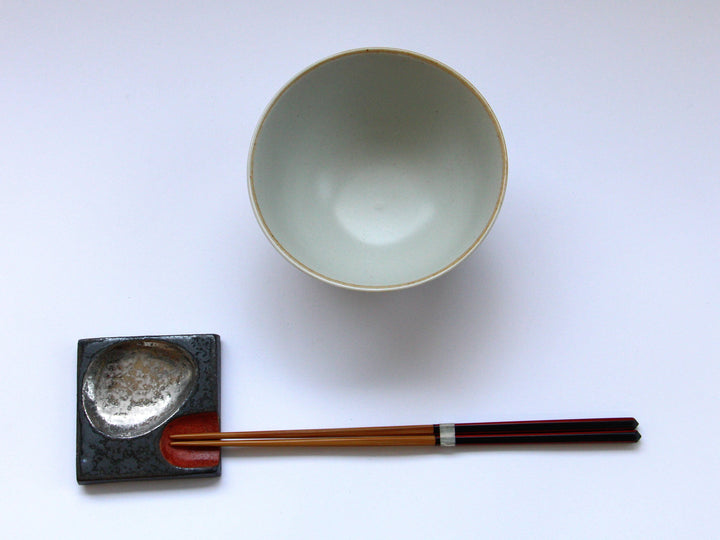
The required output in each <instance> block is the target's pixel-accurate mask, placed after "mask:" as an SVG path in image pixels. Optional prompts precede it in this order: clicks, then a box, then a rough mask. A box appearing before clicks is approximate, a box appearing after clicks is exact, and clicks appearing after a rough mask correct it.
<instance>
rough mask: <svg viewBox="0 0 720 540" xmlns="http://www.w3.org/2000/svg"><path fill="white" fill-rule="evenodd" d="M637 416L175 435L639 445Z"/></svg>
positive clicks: (233, 440)
mask: <svg viewBox="0 0 720 540" xmlns="http://www.w3.org/2000/svg"><path fill="white" fill-rule="evenodd" d="M637 425H638V423H637V420H635V419H634V418H629V417H623V418H585V419H577V420H532V421H521V422H480V423H464V424H424V425H409V426H378V427H360V428H324V429H294V430H270V431H267V430H266V431H235V432H214V433H183V434H175V435H171V436H170V439H171V442H170V445H171V446H183V447H192V446H203V447H219V446H246V447H270V446H272V447H277V446H435V445H439V446H456V445H465V444H521V443H524V444H528V443H529V444H533V443H581V442H637V441H638V440H639V439H640V433H638V432H637V430H636V429H635V428H636V427H637Z"/></svg>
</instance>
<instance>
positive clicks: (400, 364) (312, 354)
mask: <svg viewBox="0 0 720 540" xmlns="http://www.w3.org/2000/svg"><path fill="white" fill-rule="evenodd" d="M495 249H497V247H496V248H495ZM495 249H493V248H492V247H490V245H488V246H481V247H480V248H479V249H478V251H477V252H476V253H474V254H473V255H472V256H471V257H469V258H468V259H467V260H465V261H463V262H462V263H461V264H460V265H458V266H457V267H456V268H455V269H453V270H452V271H451V272H448V273H447V274H445V275H443V276H440V277H439V278H437V279H435V280H432V281H430V282H428V283H425V284H423V285H419V286H417V287H413V288H410V289H405V290H400V291H386V292H380V293H369V292H358V291H352V290H346V289H341V288H338V287H334V286H331V285H328V284H325V283H322V282H320V281H318V280H316V279H314V278H311V277H309V276H307V275H305V274H304V273H302V272H300V271H298V270H296V269H294V268H292V267H291V266H290V265H288V264H287V263H285V262H284V261H282V259H280V258H279V257H277V254H276V253H274V252H271V251H269V250H268V251H267V255H268V256H267V257H266V258H262V257H260V258H258V259H259V260H258V267H257V268H255V271H254V272H252V275H253V276H255V279H256V281H255V283H254V285H255V286H254V287H252V291H253V292H252V293H251V294H252V295H253V297H252V298H250V302H248V303H247V305H248V306H249V307H253V306H254V309H253V311H252V312H251V313H247V314H246V316H245V317H244V319H245V320H247V321H252V325H253V331H254V332H256V333H257V335H258V336H259V338H260V339H261V340H262V341H263V342H264V343H266V344H267V349H266V350H265V351H264V353H263V356H264V357H265V361H271V362H275V363H277V364H279V365H280V366H282V367H283V368H285V369H288V370H291V371H297V370H300V371H302V379H303V380H305V381H308V382H312V383H315V384H318V385H336V384H341V385H342V387H343V388H345V389H349V390H351V389H353V388H355V389H358V390H363V389H368V388H403V387H418V386H420V387H422V386H423V385H434V386H440V387H442V386H449V385H452V384H453V383H454V382H456V381H457V379H458V377H462V375H463V373H464V372H466V371H467V370H468V364H469V363H470V364H473V365H475V364H477V363H488V362H497V361H500V360H501V358H499V356H501V355H498V354H496V350H495V349H496V347H497V340H495V339H494V336H495V335H496V334H497V333H498V332H499V331H500V329H501V328H502V327H503V325H504V323H503V320H504V319H505V317H506V315H507V313H506V311H504V310H503V305H504V302H503V298H504V297H505V295H506V293H507V291H506V287H507V283H504V282H503V280H502V279H501V275H502V273H503V272H502V268H500V267H499V265H500V263H501V258H500V257H497V256H496V255H497V254H495V253H494V251H495ZM281 264H285V265H286V267H287V268H285V269H284V270H282V269H281V268H279V267H277V266H278V265H281ZM274 267H276V268H274ZM268 269H270V270H268ZM475 369H476V368H473V370H475Z"/></svg>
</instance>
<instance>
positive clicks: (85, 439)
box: [77, 334, 221, 484]
mask: <svg viewBox="0 0 720 540" xmlns="http://www.w3.org/2000/svg"><path fill="white" fill-rule="evenodd" d="M77 384H78V387H77V388H78V395H77V481H78V483H80V484H91V483H100V482H113V481H120V480H140V479H161V478H178V477H188V476H196V477H198V476H199V477H207V476H219V475H220V471H221V466H220V452H219V451H218V452H215V453H213V454H207V455H203V456H198V459H193V456H189V457H187V456H186V457H185V459H180V460H178V459H173V458H170V459H168V458H169V456H167V455H164V453H163V451H162V449H161V446H162V439H163V437H162V436H163V432H164V431H165V429H166V427H167V428H169V427H170V426H177V427H176V428H175V429H178V427H179V428H182V426H185V425H186V426H187V428H190V427H191V426H193V425H194V424H196V423H197V422H198V421H199V419H201V421H202V424H203V429H208V430H210V431H214V430H219V429H220V422H219V404H220V395H219V394H220V338H219V336H217V335H214V334H196V335H179V336H141V337H115V338H93V339H82V340H80V341H79V342H78V372H77ZM187 428H183V429H187Z"/></svg>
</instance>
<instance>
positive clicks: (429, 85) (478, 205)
mask: <svg viewBox="0 0 720 540" xmlns="http://www.w3.org/2000/svg"><path fill="white" fill-rule="evenodd" d="M506 181H507V153H506V149H505V142H504V140H503V136H502V132H501V130H500V126H499V125H498V122H497V119H496V118H495V115H494V114H493V112H492V110H491V109H490V106H489V105H488V104H487V102H486V101H485V99H484V98H483V97H482V96H481V95H480V93H479V92H478V91H477V90H475V88H473V87H472V86H471V85H470V83H468V82H467V81H466V80H465V79H464V78H463V77H461V76H460V75H458V74H457V73H455V72H454V71H453V70H451V69H450V68H448V67H446V66H444V65H442V64H440V63H439V62H437V61H435V60H432V59H430V58H427V57H424V56H421V55H418V54H415V53H411V52H407V51H401V50H395V49H361V50H354V51H348V52H344V53H341V54H338V55H335V56H333V57H330V58H328V59H326V60H323V61H321V62H318V63H317V64H314V65H313V66H311V67H309V68H308V69H306V70H305V71H303V72H302V73H300V74H299V75H298V76H296V77H295V78H294V79H293V80H291V81H290V82H289V83H288V84H287V85H286V86H285V87H284V88H283V89H282V90H281V91H280V92H279V93H278V94H277V96H276V97H275V98H274V99H273V100H272V102H271V103H270V105H269V106H268V108H267V109H266V111H265V113H264V114H263V116H262V118H261V119H260V122H259V124H258V127H257V129H256V131H255V135H254V137H253V141H252V145H251V148H250V156H249V161H248V185H249V191H250V199H251V202H252V206H253V209H254V212H255V215H256V217H257V219H258V222H259V223H260V226H261V227H262V229H263V231H264V232H265V234H266V235H267V237H268V238H269V240H270V242H271V243H272V244H273V245H274V246H275V248H277V250H278V251H279V252H280V253H281V254H282V255H283V256H284V257H285V258H286V259H288V260H289V261H290V262H291V263H293V264H294V265H295V266H297V267H298V268H299V269H301V270H303V271H305V272H307V273H308V274H310V275H312V276H314V277H316V278H318V279H320V280H322V281H325V282H327V283H331V284H334V285H338V286H341V287H346V288H350V289H359V290H392V289H402V288H405V287H410V286H413V285H417V284H419V283H423V282H425V281H428V280H430V279H433V278H435V277H437V276H439V275H441V274H443V273H445V272H447V271H449V270H450V269H452V268H453V267H455V266H456V265H457V264H458V263H459V262H460V261H461V260H463V259H465V258H466V257H467V256H468V255H469V254H470V253H471V252H472V251H473V250H474V249H475V248H476V247H477V246H478V244H479V243H480V242H481V241H482V239H483V238H484V237H485V235H486V234H487V233H488V230H489V229H490V227H491V225H492V223H493V221H494V220H495V217H496V216H497V214H498V211H499V209H500V206H501V203H502V200H503V196H504V193H505V184H506Z"/></svg>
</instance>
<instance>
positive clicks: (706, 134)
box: [0, 0, 720, 540]
mask: <svg viewBox="0 0 720 540" xmlns="http://www.w3.org/2000/svg"><path fill="white" fill-rule="evenodd" d="M718 28H720V4H718V3H716V2H684V3H674V2H574V3H564V2H549V3H542V2H540V3H538V2H477V3H476V2H439V1H438V2H387V1H382V2H376V1H364V2H339V1H337V0H335V1H333V2H297V3H292V2H276V1H262V2H195V3H190V2H178V3H172V2H147V1H145V2H59V1H57V2H45V3H42V2H10V1H6V2H3V3H2V4H0V181H1V182H2V184H1V185H2V195H1V197H0V235H1V236H0V241H1V244H0V245H1V246H2V253H3V255H2V265H1V266H0V310H1V311H0V332H2V343H3V348H4V350H3V354H2V368H3V369H2V376H1V380H2V392H1V393H0V406H1V409H0V410H1V411H2V413H1V414H2V416H1V418H2V420H1V427H2V437H3V439H4V441H5V442H4V443H2V450H1V452H2V454H1V455H2V466H1V467H0V478H2V492H1V493H0V517H1V518H2V519H1V520H0V522H1V523H2V525H1V528H2V529H3V532H4V536H7V537H8V538H10V537H16V536H23V537H30V538H34V537H50V536H55V535H59V536H60V537H74V538H76V537H86V538H103V539H107V540H110V539H113V538H129V537H134V536H135V535H137V536H140V537H155V538H169V537H176V538H184V537H194V538H219V537H220V535H221V534H224V535H226V536H223V537H225V538H227V537H230V535H232V537H234V538H235V537H236V538H308V537H320V538H367V537H376V538H387V537H399V538H409V537H418V538H440V537H443V536H447V537H491V538H691V537H699V538H710V537H713V536H715V535H717V528H718V526H720V517H719V515H718V513H717V508H716V506H717V505H716V503H717V500H718V481H720V473H719V470H718V457H717V455H718V444H719V443H720V435H718V429H717V426H718V419H717V413H718V411H719V409H720V407H718V386H719V383H720V368H719V367H718V359H719V358H720V355H719V353H720V347H719V346H718V345H719V339H718V330H719V328H718V323H719V322H720V307H719V305H720V286H719V285H720V280H719V279H718V274H719V267H720V264H719V263H720V256H719V255H718V252H719V248H720V242H718V240H719V236H720V235H719V233H720V218H719V217H718V210H719V209H720V164H719V163H720V161H719V159H718V153H719V150H720V77H719V75H718V73H719V72H720V69H719V68H720V32H718ZM364 46H390V47H399V48H405V49H409V50H414V51H416V52H419V53H423V54H426V55H429V56H431V57H434V58H436V59H438V60H440V61H442V62H444V63H446V64H448V65H449V66H451V67H453V68H455V69H456V70H458V71H459V72H460V73H461V74H463V75H464V76H465V77H466V78H467V79H469V80H470V81H471V82H472V83H473V84H474V85H475V86H477V88H478V89H479V90H480V91H481V92H482V93H483V95H484V96H485V97H486V98H487V100H488V101H489V102H490V104H491V106H492V107H493V109H494V111H495V113H496V114H497V116H498V119H499V121H500V124H501V126H502V127H503V130H504V133H505V137H506V140H507V145H508V153H509V163H510V174H509V183H508V191H507V196H506V198H505V204H504V206H503V209H502V211H501V213H500V216H499V219H498V221H497V223H496V225H495V227H494V228H493V230H492V231H491V233H490V235H489V237H488V238H487V240H486V241H485V242H484V243H483V244H482V245H481V246H480V248H479V250H478V251H477V252H476V253H475V254H474V255H473V256H472V257H471V258H470V259H469V260H467V261H465V262H464V263H463V264H461V265H460V266H459V267H458V268H457V269H456V270H454V271H452V272H450V273H449V274H448V275H446V276H444V277H442V278H440V279H438V280H436V281H433V282H431V283H429V284H426V285H424V286H420V287H417V288H414V289H410V290H406V291H400V292H394V293H380V294H372V293H357V292H350V291H345V290H341V289H337V288H334V287H331V286H329V285H325V284H322V283H320V282H317V281H315V280H313V279H312V278H310V277H308V276H306V275H304V274H302V273H301V272H299V271H297V270H296V269H294V268H293V267H292V266H291V265H290V264H288V263H287V262H286V261H285V260H283V259H282V257H280V256H279V255H278V254H277V253H276V252H275V251H274V250H273V248H272V247H271V246H270V244H269V243H268V242H267V241H266V239H265V238H264V236H263V235H262V233H261V232H260V229H259V227H258V226H257V224H256V222H255V219H254V217H253V215H252V211H251V208H250V205H249V202H248V197H247V191H246V180H245V168H246V159H247V158H246V156H247V149H248V145H249V142H250V137H251V135H252V132H253V129H254V127H255V124H256V122H257V120H258V118H259V116H260V114H261V112H262V110H263V109H264V107H265V105H266V104H267V103H268V101H269V100H270V99H271V97H272V96H273V95H274V93H275V92H276V91H277V90H278V89H279V88H280V87H281V86H282V85H283V84H284V83H285V82H286V81H287V80H288V79H290V78H291V77H292V76H293V75H295V73H297V72H298V71H300V70H302V69H303V68H305V67H306V66H307V65H309V64H311V63H313V62H315V61H316V60H319V59H321V58H324V57H326V56H329V55H331V54H334V53H337V52H340V51H343V50H346V49H351V48H357V47H364ZM201 332H212V333H218V334H220V335H221V336H222V354H223V358H222V362H223V366H222V424H223V427H225V428H227V429H253V428H296V427H297V428H299V427H333V426H354V425H378V424H404V423H434V422H444V421H448V422H467V421H485V420H487V421H490V420H521V419H533V418H535V419H538V418H563V417H565V418H567V417H586V416H615V415H634V416H636V417H637V418H638V419H639V421H640V424H641V431H642V434H643V439H642V441H641V443H640V444H639V445H637V446H634V447H630V448H628V447H624V448H608V447H597V446H593V447H586V448H577V447H571V446H563V447H560V448H557V447H556V448H544V447H526V448H522V449H514V448H510V447H503V448H494V449H480V450H477V449H476V450H458V451H449V452H443V451H440V450H436V449H430V450H420V449H418V450H390V449H387V450H329V451H300V450H297V451H277V452H271V451H248V452H242V451H241V452H231V451H228V452H225V453H224V459H223V475H222V477H221V478H220V479H216V480H180V481H177V480H175V481H161V482H145V483H142V482H136V483H127V484H115V485H105V486H95V487H81V486H78V485H77V484H76V483H75V469H74V467H75V462H74V459H75V392H76V388H75V379H76V344H77V340H78V339H80V338H85V337H100V336H116V335H127V336H131V335H146V334H170V333H201Z"/></svg>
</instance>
